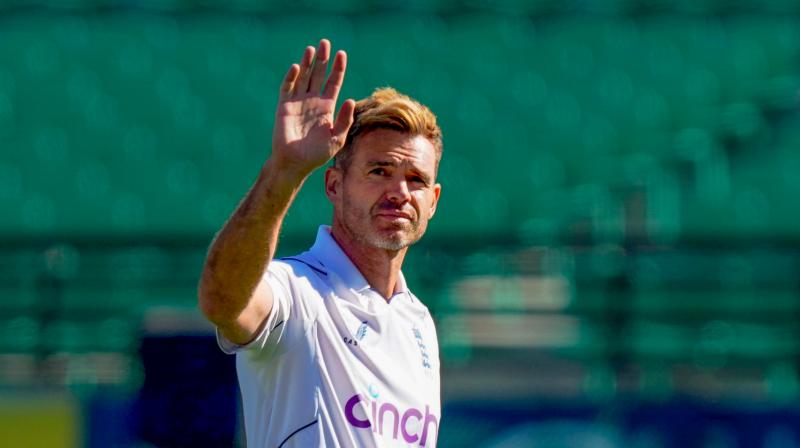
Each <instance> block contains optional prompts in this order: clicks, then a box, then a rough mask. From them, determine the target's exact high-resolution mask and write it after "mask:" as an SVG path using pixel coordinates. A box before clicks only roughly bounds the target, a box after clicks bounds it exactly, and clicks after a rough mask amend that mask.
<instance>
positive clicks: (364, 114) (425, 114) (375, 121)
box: [333, 87, 442, 171]
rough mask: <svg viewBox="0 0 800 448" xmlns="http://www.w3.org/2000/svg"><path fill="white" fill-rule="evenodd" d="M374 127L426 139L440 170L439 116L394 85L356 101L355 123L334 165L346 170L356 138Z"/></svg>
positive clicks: (440, 134) (440, 141)
mask: <svg viewBox="0 0 800 448" xmlns="http://www.w3.org/2000/svg"><path fill="white" fill-rule="evenodd" d="M375 129H393V130H396V131H400V132H404V133H408V134H411V135H421V136H423V137H425V138H427V139H428V140H430V142H431V143H432V144H433V148H434V149H435V150H436V170H437V171H438V168H439V161H440V160H441V159H442V130H441V129H440V128H439V125H438V124H436V115H434V114H433V112H431V110H430V109H428V108H427V107H426V106H424V105H422V104H420V103H419V102H417V101H416V100H414V99H412V98H411V97H409V96H407V95H403V94H402V93H399V92H398V91H397V90H395V89H393V88H391V87H383V88H378V89H375V91H374V92H372V95H370V96H369V97H367V98H364V99H363V100H360V101H358V102H357V103H356V110H355V112H354V114H353V125H352V126H350V130H349V131H348V132H347V139H346V140H345V143H344V146H343V147H342V149H341V151H339V152H338V153H337V154H336V157H335V158H334V162H333V163H334V166H336V167H338V168H341V169H343V170H344V171H347V168H348V167H349V165H350V158H351V156H352V154H353V151H352V149H353V145H354V144H355V141H356V139H357V138H358V137H359V136H362V135H365V134H366V133H368V132H370V131H374V130H375Z"/></svg>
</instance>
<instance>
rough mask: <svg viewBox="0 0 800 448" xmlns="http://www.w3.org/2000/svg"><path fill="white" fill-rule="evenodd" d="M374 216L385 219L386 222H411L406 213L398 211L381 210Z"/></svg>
mask: <svg viewBox="0 0 800 448" xmlns="http://www.w3.org/2000/svg"><path fill="white" fill-rule="evenodd" d="M375 216H377V217H378V218H382V219H385V220H387V221H407V222H411V220H412V217H411V215H410V214H408V213H404V212H401V211H399V210H382V211H380V212H379V213H376V214H375Z"/></svg>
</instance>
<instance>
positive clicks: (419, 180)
mask: <svg viewBox="0 0 800 448" xmlns="http://www.w3.org/2000/svg"><path fill="white" fill-rule="evenodd" d="M408 180H410V181H411V182H414V183H416V184H422V185H428V183H427V182H425V179H423V178H422V176H416V175H414V176H411V177H409V179H408Z"/></svg>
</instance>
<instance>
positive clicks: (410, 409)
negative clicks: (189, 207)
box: [199, 39, 442, 448]
mask: <svg viewBox="0 0 800 448" xmlns="http://www.w3.org/2000/svg"><path fill="white" fill-rule="evenodd" d="M329 57H330V43H329V42H328V41H327V40H324V39H323V40H322V41H321V42H320V44H319V47H318V48H317V49H315V48H314V47H308V48H306V50H305V52H304V53H303V57H302V60H301V63H300V64H299V65H298V64H293V65H292V66H291V68H289V71H288V73H287V74H286V76H285V78H284V80H283V82H282V84H281V88H280V99H279V102H278V108H277V112H276V116H275V127H274V129H273V136H272V154H271V155H270V157H269V158H268V160H267V161H266V162H265V164H264V166H263V168H262V170H261V172H260V174H259V176H258V178H257V180H256V182H255V184H254V185H253V187H252V189H251V190H250V192H249V193H248V194H247V196H246V197H245V198H244V200H243V201H242V202H241V204H240V205H239V207H238V208H237V209H236V211H235V212H234V213H233V215H232V216H231V217H230V219H229V220H228V222H227V223H226V224H225V225H224V227H223V228H222V230H221V231H220V232H219V233H218V234H217V236H216V238H215V240H214V242H213V243H212V244H211V248H210V249H209V253H208V257H207V259H206V264H205V267H204V270H203V274H202V278H201V280H200V285H199V304H200V308H201V309H202V311H203V312H204V314H205V315H206V316H207V317H208V319H209V320H211V322H213V323H214V324H215V325H216V327H217V334H218V340H219V343H220V346H221V347H222V349H223V350H224V351H225V352H227V353H236V354H237V358H236V361H237V373H238V376H239V385H240V388H241V392H242V398H243V405H244V417H245V430H246V434H247V442H248V446H250V447H270V448H272V447H313V446H328V447H372V446H409V445H411V446H434V445H435V444H436V439H437V437H438V433H439V419H440V415H441V414H440V398H439V349H438V344H437V340H436V330H435V328H434V325H433V321H432V319H431V316H430V314H429V312H428V310H427V308H426V307H425V306H424V305H423V304H422V303H421V302H420V301H419V300H418V299H417V298H416V297H415V296H414V295H413V294H411V292H410V291H409V290H408V288H407V286H406V283H405V280H404V278H403V274H402V273H401V271H400V267H401V265H402V263H403V258H404V257H405V254H406V251H407V250H408V246H409V245H411V244H413V243H415V242H416V241H418V240H419V239H420V237H422V235H423V234H424V233H425V229H426V227H427V224H428V220H429V219H430V218H431V217H433V214H434V212H435V211H436V204H437V201H438V199H439V194H440V191H441V186H440V185H439V184H437V183H436V172H437V168H438V163H439V159H440V157H441V150H442V142H441V131H440V129H439V127H438V126H437V124H436V117H435V116H434V115H433V114H432V113H431V112H430V110H428V109H427V108H426V107H424V106H422V105H420V104H419V103H417V102H415V101H413V100H411V99H410V98H408V97H406V96H404V95H400V94H398V93H397V92H395V91H394V90H392V89H379V90H376V91H375V93H373V95H372V96H371V97H369V98H366V99H364V100H362V101H360V102H358V103H355V102H354V101H353V100H347V101H345V102H344V103H343V104H342V106H341V109H340V110H339V114H338V116H336V118H335V119H334V116H333V112H334V110H335V104H336V98H337V96H338V94H339V90H340V88H341V86H342V81H343V79H344V74H345V68H346V54H345V53H344V52H343V51H339V52H337V54H336V55H335V57H334V60H333V67H332V69H331V73H330V76H329V77H328V80H327V82H326V83H324V81H325V73H326V70H327V66H328V60H329ZM323 83H324V85H323ZM334 156H335V159H334V163H333V166H332V167H330V168H328V169H327V171H326V172H325V193H326V194H327V196H328V198H329V200H330V201H331V202H332V203H333V209H334V213H333V223H332V226H331V227H327V226H322V227H320V229H319V231H318V234H317V240H316V242H315V243H314V245H313V247H311V249H310V250H309V251H307V252H304V253H302V254H300V255H298V256H296V257H289V258H286V259H279V260H273V259H272V257H273V254H274V252H275V247H276V245H277V243H278V233H279V229H280V226H281V223H282V221H283V218H284V216H285V215H286V212H287V210H288V208H289V206H290V204H291V202H292V200H293V199H294V197H295V195H296V193H297V192H298V190H299V189H300V187H301V185H302V184H303V181H304V180H305V179H306V178H307V177H308V175H309V174H310V173H311V172H312V171H313V170H314V169H316V168H318V167H320V166H322V165H324V164H325V163H327V162H328V161H329V160H330V159H331V158H333V157H334Z"/></svg>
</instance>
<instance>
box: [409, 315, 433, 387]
mask: <svg viewBox="0 0 800 448" xmlns="http://www.w3.org/2000/svg"><path fill="white" fill-rule="evenodd" d="M411 331H412V333H413V334H414V340H415V341H416V343H417V347H419V353H420V361H421V363H422V368H423V369H424V371H425V375H427V376H429V377H431V376H433V369H432V368H431V357H430V355H429V354H428V347H427V346H426V345H425V340H424V339H423V338H422V331H420V329H419V328H418V327H417V326H416V325H415V326H414V327H413V328H412V329H411Z"/></svg>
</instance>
